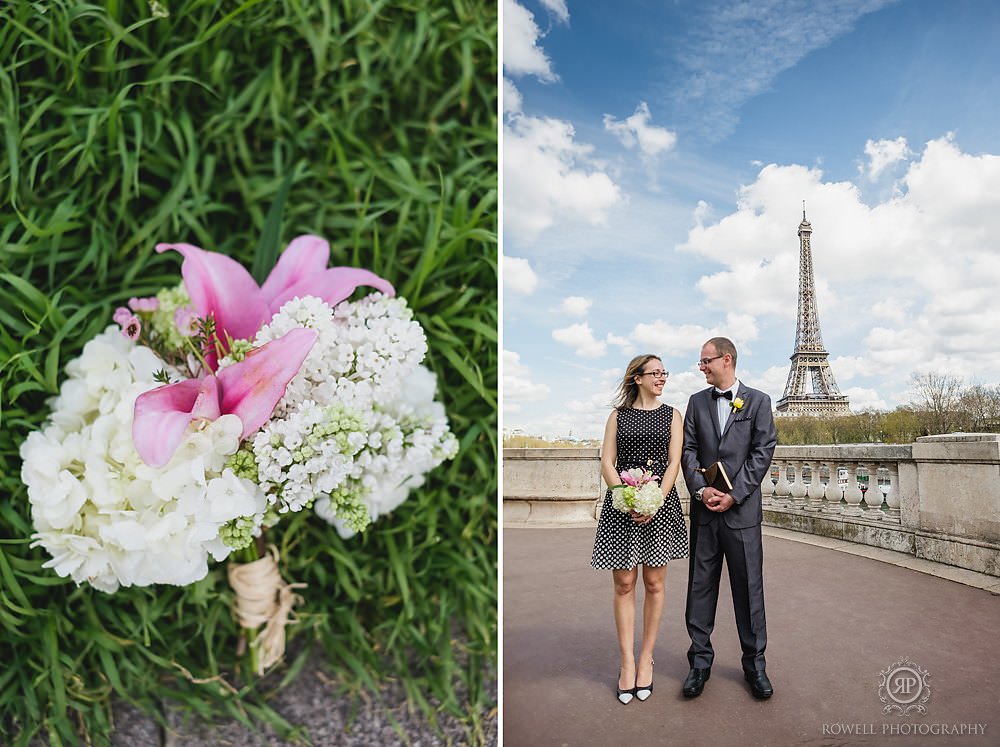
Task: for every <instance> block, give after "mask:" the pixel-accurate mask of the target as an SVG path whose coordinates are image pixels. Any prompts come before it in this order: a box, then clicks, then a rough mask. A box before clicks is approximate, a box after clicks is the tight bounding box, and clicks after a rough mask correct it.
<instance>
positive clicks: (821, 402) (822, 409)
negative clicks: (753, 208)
mask: <svg viewBox="0 0 1000 747" xmlns="http://www.w3.org/2000/svg"><path fill="white" fill-rule="evenodd" d="M811 236H812V225H811V224H810V223H809V221H807V220H806V204H805V202H804V201H803V203H802V222H801V223H800V224H799V314H798V322H797V325H796V328H795V352H794V353H792V356H791V360H792V367H791V370H789V372H788V381H787V382H786V383H785V393H784V394H783V395H782V397H781V399H779V400H778V403H777V406H776V408H775V409H776V410H777V413H778V414H779V415H850V414H851V407H850V405H849V404H848V401H847V396H846V395H843V394H841V393H840V389H838V388H837V382H836V381H835V380H834V378H833V369H831V368H830V361H829V360H827V359H828V358H829V357H830V354H829V353H828V352H826V349H825V348H824V347H823V335H822V333H821V332H820V329H819V313H818V312H817V311H816V286H815V283H814V282H813V266H812V249H811V248H810V246H809V239H810V237H811ZM810 385H811V386H810Z"/></svg>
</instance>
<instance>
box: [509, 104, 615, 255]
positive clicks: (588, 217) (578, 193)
mask: <svg viewBox="0 0 1000 747" xmlns="http://www.w3.org/2000/svg"><path fill="white" fill-rule="evenodd" d="M575 136H576V131H575V130H574V128H573V125H572V124H570V123H569V122H564V121H562V120H559V119H552V118H548V117H546V118H538V117H528V116H522V115H515V116H512V117H509V118H508V122H507V124H506V125H505V126H504V140H503V148H504V157H503V177H504V227H505V228H506V229H507V230H509V231H510V232H511V234H512V235H513V237H514V238H515V239H517V240H519V241H523V242H526V243H531V242H533V241H534V240H535V239H536V238H537V237H538V235H539V234H540V233H541V232H542V231H544V230H545V229H547V228H550V227H552V226H554V225H556V224H557V223H561V222H564V221H568V222H583V223H589V224H590V225H601V224H603V223H604V222H605V220H606V217H607V211H608V210H609V209H610V208H611V207H612V206H613V205H615V204H616V203H618V202H619V201H620V200H621V199H622V195H621V190H620V189H619V187H618V185H616V184H615V183H614V181H613V180H612V179H611V177H610V176H608V175H607V174H606V173H604V172H603V171H601V170H600V169H599V168H598V167H597V166H596V165H595V164H593V163H591V160H590V154H591V152H592V151H593V147H592V146H590V145H587V144H582V143H577V142H575V140H574V138H575Z"/></svg>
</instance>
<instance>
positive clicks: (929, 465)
mask: <svg viewBox="0 0 1000 747" xmlns="http://www.w3.org/2000/svg"><path fill="white" fill-rule="evenodd" d="M677 488H678V492H679V493H680V495H681V505H682V506H683V507H684V510H685V513H687V509H688V501H689V494H688V491H687V488H686V486H685V485H684V480H683V479H678V484H677ZM761 492H762V502H763V507H764V523H765V524H767V525H771V526H778V527H783V528H786V529H792V530H796V531H801V532H809V533H813V534H820V535H824V536H827V537H835V538H838V539H843V540H849V541H851V542H857V543H861V544H866V545H872V546H875V547H882V548H886V549H890V550H896V551H900V552H906V553H909V554H911V555H914V556H916V557H920V558H927V559H929V560H934V561H937V562H941V563H947V564H950V565H955V566H959V567H961V568H968V569H970V570H974V571H979V572H981V573H989V574H992V575H994V576H1000V435H998V434H992V433H988V434H983V433H955V434H949V435H942V436H926V437H924V438H919V439H917V441H916V443H913V444H903V445H893V444H850V445H839V446H779V447H778V448H777V449H776V450H775V453H774V460H773V463H772V467H771V475H770V478H769V479H765V480H764V481H763V483H762V484H761ZM503 497H504V503H503V505H504V509H503V511H504V523H505V525H508V526H524V525H531V524H536V525H541V524H549V525H552V524H555V525H562V524H574V525H580V524H587V523H590V524H593V523H594V522H595V521H596V512H597V511H598V510H599V507H600V504H601V501H602V500H603V497H604V485H603V482H602V480H601V474H600V456H599V450H598V449H594V448H590V449H504V454H503Z"/></svg>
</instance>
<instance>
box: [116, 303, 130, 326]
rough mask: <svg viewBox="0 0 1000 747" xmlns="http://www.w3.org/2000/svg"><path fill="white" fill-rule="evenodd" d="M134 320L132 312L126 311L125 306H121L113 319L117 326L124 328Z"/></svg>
mask: <svg viewBox="0 0 1000 747" xmlns="http://www.w3.org/2000/svg"><path fill="white" fill-rule="evenodd" d="M131 318H132V312H131V311H129V310H128V309H126V308H125V307H124V306H119V307H118V308H117V309H115V313H114V315H112V317H111V319H112V321H114V323H115V324H117V325H119V326H122V327H124V326H125V323H126V322H127V321H128V320H129V319H131Z"/></svg>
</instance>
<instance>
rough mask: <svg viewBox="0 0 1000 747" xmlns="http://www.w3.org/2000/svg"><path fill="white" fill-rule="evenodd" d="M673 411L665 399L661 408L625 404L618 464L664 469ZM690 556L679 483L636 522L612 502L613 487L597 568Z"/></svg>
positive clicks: (596, 554)
mask: <svg viewBox="0 0 1000 747" xmlns="http://www.w3.org/2000/svg"><path fill="white" fill-rule="evenodd" d="M673 415H674V408H672V407H671V406H670V405H660V407H658V408H657V409H655V410H636V409H632V408H622V409H620V410H619V411H618V437H617V441H618V453H617V455H616V458H615V469H616V470H617V471H618V472H622V471H623V470H627V469H632V468H633V467H639V468H649V467H651V468H652V470H653V471H654V472H655V473H656V474H658V475H662V474H663V470H664V469H665V468H666V464H667V447H668V446H669V445H670V424H671V423H672V422H673ZM650 461H651V462H652V464H651V465H650ZM678 479H680V476H679V475H678ZM687 556H688V535H687V526H686V525H685V524H684V514H683V513H682V512H681V502H680V499H679V498H678V497H677V488H676V487H674V488H671V489H670V494H669V495H667V498H666V500H665V501H664V502H663V505H662V506H660V510H659V511H657V512H656V514H655V515H654V516H653V520H652V521H651V522H649V523H648V524H646V525H640V524H636V523H635V522H634V521H632V519H631V518H630V517H629V515H628V514H623V513H622V512H621V511H618V510H616V509H615V508H614V507H613V506H612V505H611V491H610V490H608V492H607V493H606V494H605V496H604V505H603V506H602V508H601V518H600V520H599V522H598V524H597V537H596V539H595V540H594V556H593V558H592V559H591V561H590V564H591V565H592V566H593V567H594V568H617V569H626V568H635V566H637V565H638V564H639V563H642V564H643V565H649V566H657V565H666V563H667V561H668V560H670V559H671V558H686V557H687Z"/></svg>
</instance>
